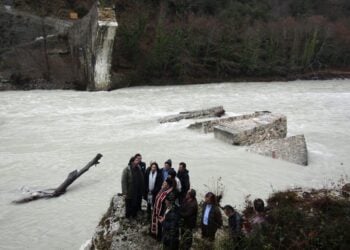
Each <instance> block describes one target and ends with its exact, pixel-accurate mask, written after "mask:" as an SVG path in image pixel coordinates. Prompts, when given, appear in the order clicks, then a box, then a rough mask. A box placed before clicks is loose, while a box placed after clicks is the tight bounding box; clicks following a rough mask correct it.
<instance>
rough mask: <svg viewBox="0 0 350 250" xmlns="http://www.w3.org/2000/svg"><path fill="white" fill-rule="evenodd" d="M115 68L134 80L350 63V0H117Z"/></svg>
mask: <svg viewBox="0 0 350 250" xmlns="http://www.w3.org/2000/svg"><path fill="white" fill-rule="evenodd" d="M115 2H116V13H117V16H118V22H119V29H118V38H117V44H116V46H115V47H116V49H115V55H114V63H113V64H114V65H113V68H114V71H116V72H119V73H125V74H126V75H127V80H128V81H129V83H130V84H143V83H149V82H152V83H158V82H159V83H164V82H166V81H167V82H169V81H170V82H185V83H186V82H193V81H209V80H221V81H222V80H233V79H237V78H241V77H243V78H244V77H256V78H257V79H259V78H271V77H277V78H278V77H282V78H288V77H291V78H294V77H293V76H295V75H301V74H304V73H310V72H320V71H325V70H334V69H338V70H339V69H340V70H345V71H346V70H348V69H349V66H350V46H349V43H350V18H349V17H350V2H349V1H347V0H336V1H334V0H321V1H313V0H217V1H211V0H191V1H189V0H176V1H175V0H164V1H155V0H116V1H115Z"/></svg>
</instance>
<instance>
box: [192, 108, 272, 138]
mask: <svg viewBox="0 0 350 250" xmlns="http://www.w3.org/2000/svg"><path fill="white" fill-rule="evenodd" d="M269 113H271V112H270V111H255V112H254V113H250V114H244V115H236V116H230V117H226V118H220V119H214V120H206V121H201V122H196V123H193V124H190V125H189V126H188V127H187V128H189V129H194V130H199V131H201V132H203V133H210V132H213V131H214V126H216V125H219V124H221V123H225V122H234V121H240V120H246V119H251V118H254V117H257V116H260V115H263V114H269Z"/></svg>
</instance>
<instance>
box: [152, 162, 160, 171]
mask: <svg viewBox="0 0 350 250" xmlns="http://www.w3.org/2000/svg"><path fill="white" fill-rule="evenodd" d="M153 165H156V167H157V171H158V170H159V166H158V163H157V162H152V163H151V166H150V167H151V168H152V166H153Z"/></svg>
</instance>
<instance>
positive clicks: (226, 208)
mask: <svg viewBox="0 0 350 250" xmlns="http://www.w3.org/2000/svg"><path fill="white" fill-rule="evenodd" d="M224 210H229V211H231V212H234V211H235V209H234V208H233V207H232V206H231V205H226V206H224Z"/></svg>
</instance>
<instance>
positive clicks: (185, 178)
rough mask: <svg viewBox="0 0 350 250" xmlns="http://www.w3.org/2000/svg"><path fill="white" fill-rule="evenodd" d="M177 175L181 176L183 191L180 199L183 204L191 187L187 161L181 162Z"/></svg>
mask: <svg viewBox="0 0 350 250" xmlns="http://www.w3.org/2000/svg"><path fill="white" fill-rule="evenodd" d="M177 177H178V178H179V180H180V183H181V192H180V195H179V201H180V204H181V203H182V202H183V200H184V199H185V197H186V195H187V191H188V190H189V189H190V176H189V175H188V170H187V169H186V163H184V162H180V163H179V169H178V171H177Z"/></svg>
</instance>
